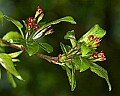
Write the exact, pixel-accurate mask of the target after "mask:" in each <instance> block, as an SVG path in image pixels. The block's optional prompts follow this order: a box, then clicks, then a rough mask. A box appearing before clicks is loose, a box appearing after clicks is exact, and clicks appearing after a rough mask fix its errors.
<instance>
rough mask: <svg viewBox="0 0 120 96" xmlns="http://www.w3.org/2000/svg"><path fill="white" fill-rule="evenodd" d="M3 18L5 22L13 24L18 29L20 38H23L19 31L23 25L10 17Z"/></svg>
mask: <svg viewBox="0 0 120 96" xmlns="http://www.w3.org/2000/svg"><path fill="white" fill-rule="evenodd" d="M4 18H5V19H6V20H8V21H10V22H12V23H13V24H15V25H16V27H17V28H18V29H19V31H20V33H21V35H22V37H23V38H24V34H23V32H22V30H21V29H22V28H23V25H22V24H21V23H20V22H19V21H17V20H15V19H13V18H11V17H8V16H6V15H4Z"/></svg>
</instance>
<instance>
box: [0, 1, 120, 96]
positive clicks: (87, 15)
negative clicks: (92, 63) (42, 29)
mask: <svg viewBox="0 0 120 96" xmlns="http://www.w3.org/2000/svg"><path fill="white" fill-rule="evenodd" d="M38 5H39V6H41V7H42V8H43V10H44V13H45V16H44V19H43V21H47V22H50V21H52V20H55V19H58V18H61V17H64V16H66V15H70V16H72V17H73V18H74V19H75V21H76V22H77V25H71V24H69V23H65V22H62V23H60V24H57V25H54V26H53V28H54V31H55V32H54V34H51V35H49V36H46V37H45V38H44V40H43V41H44V42H47V43H49V44H51V45H52V46H53V47H54V52H53V53H51V54H47V53H46V52H44V51H42V50H41V53H44V54H47V55H51V56H57V55H58V54H60V53H61V52H62V51H61V49H60V45H59V43H60V42H63V43H65V44H70V43H69V41H67V40H64V39H63V37H64V35H65V34H66V32H67V31H68V30H72V29H74V30H75V33H76V37H77V39H79V38H80V37H81V36H82V35H83V34H84V33H85V32H87V31H88V30H89V29H90V28H91V27H92V26H94V25H95V24H99V25H100V26H101V27H102V28H103V29H105V30H106V31H107V34H106V35H105V37H104V38H103V41H102V42H101V46H100V48H99V49H100V50H104V52H105V54H106V57H107V60H106V61H105V62H101V63H99V64H100V65H101V66H103V67H104V68H105V69H107V70H108V73H109V78H110V82H111V84H112V91H111V92H109V91H108V86H107V84H106V82H105V80H104V79H102V78H100V77H98V76H97V75H96V74H94V73H92V72H90V71H89V70H87V71H86V72H83V73H79V72H77V73H76V79H77V87H76V89H75V91H74V92H71V91H70V86H69V82H68V79H67V76H66V72H65V71H64V70H63V69H62V68H61V67H60V66H58V65H54V64H52V63H49V62H47V61H45V60H43V59H41V58H39V57H36V56H32V57H29V56H28V54H26V53H24V54H22V55H21V56H20V57H19V58H20V59H21V62H20V63H18V65H17V69H18V70H19V72H20V73H21V75H22V77H23V78H24V79H25V80H26V81H25V82H22V81H19V80H17V79H16V81H17V85H18V86H17V88H12V86H11V85H10V84H9V83H8V82H7V80H6V73H5V72H4V71H3V75H2V80H1V81H0V96H120V92H119V90H120V72H119V70H120V62H119V53H120V48H119V47H120V0H0V10H2V11H3V13H4V14H6V15H8V16H10V17H12V18H14V19H17V20H19V21H20V22H21V23H22V20H25V19H26V18H28V17H29V16H34V14H35V10H36V8H37V6H38ZM10 30H13V31H15V30H17V28H16V27H15V26H14V25H13V24H12V23H10V22H7V21H6V22H5V25H4V26H3V27H2V26H1V25H0V37H2V36H3V35H4V34H6V32H8V31H10ZM8 50H9V49H8ZM11 50H12V49H11Z"/></svg>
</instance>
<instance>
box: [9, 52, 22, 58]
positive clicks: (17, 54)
mask: <svg viewBox="0 0 120 96" xmlns="http://www.w3.org/2000/svg"><path fill="white" fill-rule="evenodd" d="M22 52H23V51H18V52H14V53H10V54H8V55H9V56H10V57H11V58H16V57H18V56H19V55H20V54H21V53H22Z"/></svg>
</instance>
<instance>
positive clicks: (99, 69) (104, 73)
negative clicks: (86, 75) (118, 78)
mask: <svg viewBox="0 0 120 96" xmlns="http://www.w3.org/2000/svg"><path fill="white" fill-rule="evenodd" d="M90 70H91V71H92V72H94V73H96V74H97V75H98V76H100V77H102V78H104V79H105V80H106V82H107V84H108V86H109V91H111V84H110V82H109V78H108V73H107V71H106V70H105V69H104V68H102V67H101V66H99V65H97V64H95V63H90Z"/></svg>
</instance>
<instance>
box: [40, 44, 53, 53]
mask: <svg viewBox="0 0 120 96" xmlns="http://www.w3.org/2000/svg"><path fill="white" fill-rule="evenodd" d="M39 45H40V47H41V48H42V49H43V50H45V51H47V52H48V53H51V52H53V47H52V46H51V45H49V44H47V43H41V42H40V43H39Z"/></svg>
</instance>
